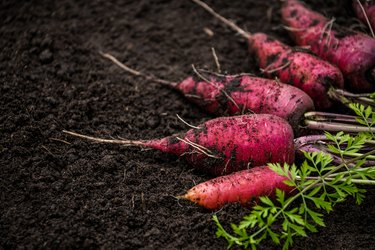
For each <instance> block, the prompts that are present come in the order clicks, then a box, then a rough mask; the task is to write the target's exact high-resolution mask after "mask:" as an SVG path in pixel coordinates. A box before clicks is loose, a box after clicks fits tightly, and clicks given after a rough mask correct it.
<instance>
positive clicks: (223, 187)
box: [178, 166, 292, 209]
mask: <svg viewBox="0 0 375 250" xmlns="http://www.w3.org/2000/svg"><path fill="white" fill-rule="evenodd" d="M285 180H287V178H286V177H285V176H281V175H279V174H277V173H275V172H274V171H272V170H271V169H270V168H269V167H268V166H259V167H254V168H252V169H246V170H242V171H238V172H235V173H232V174H230V175H225V176H220V177H217V178H214V179H211V180H208V181H206V182H202V183H200V184H198V185H196V186H194V187H193V188H191V189H189V190H188V191H187V192H186V194H184V195H182V196H178V198H181V199H186V200H189V201H191V202H194V203H196V204H198V205H200V206H202V207H204V208H207V209H218V208H220V207H222V206H223V205H225V204H226V203H234V202H240V203H241V204H242V205H243V206H251V205H253V204H254V203H255V201H256V200H258V198H259V197H260V196H269V197H272V196H273V195H274V193H275V191H276V189H277V188H278V189H281V190H283V191H284V192H285V193H289V192H291V191H292V188H291V187H290V186H288V185H286V184H285V183H284V181H285Z"/></svg>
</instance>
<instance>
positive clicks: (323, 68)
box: [192, 0, 344, 109]
mask: <svg viewBox="0 0 375 250" xmlns="http://www.w3.org/2000/svg"><path fill="white" fill-rule="evenodd" d="M192 1H193V2H195V3H196V4H198V5H199V6H201V7H202V8H204V9H205V10H206V11H208V12H209V13H210V14H212V15H213V16H214V17H215V18H217V19H219V20H220V21H221V22H223V23H224V24H225V25H227V26H229V27H230V28H231V29H233V30H234V31H236V32H238V33H239V34H240V35H241V36H242V37H244V38H246V39H247V40H248V43H249V48H250V51H251V52H252V53H254V54H255V55H256V57H257V60H258V64H259V66H260V68H261V69H262V71H263V73H264V74H265V75H266V76H268V77H272V78H273V77H275V76H277V77H278V78H279V79H280V81H281V82H284V83H288V84H291V85H294V86H296V87H297V88H300V89H302V90H303V91H304V92H306V93H307V94H308V95H309V96H310V97H311V98H312V100H313V101H314V104H315V107H316V108H317V109H327V108H329V107H331V106H332V102H331V100H330V99H329V97H328V95H327V91H328V89H329V88H331V87H334V88H339V89H342V88H343V87H344V80H343V76H342V73H341V72H340V70H339V69H338V68H337V67H336V66H333V65H332V64H330V63H328V62H326V61H324V60H321V59H320V58H318V57H316V56H315V55H312V54H311V53H309V52H307V51H306V50H302V49H297V48H291V47H289V46H288V45H286V44H284V43H281V42H280V41H277V40H276V39H273V38H272V37H270V36H268V35H266V34H264V33H254V34H251V33H249V32H247V31H245V30H243V29H241V28H240V27H238V26H237V25H236V24H234V23H233V22H231V21H229V20H228V19H226V18H224V17H222V16H221V15H219V14H218V13H216V12H215V11H214V10H213V9H212V8H211V7H209V6H208V5H207V4H205V3H204V2H202V1H200V0H192Z"/></svg>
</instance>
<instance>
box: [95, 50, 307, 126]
mask: <svg viewBox="0 0 375 250" xmlns="http://www.w3.org/2000/svg"><path fill="white" fill-rule="evenodd" d="M102 55H103V56H104V57H106V58H108V59H110V60H111V61H113V62H114V63H116V64H117V65H118V66H120V67H121V68H123V69H125V70H126V71H128V72H130V73H132V74H134V75H138V76H139V75H142V76H144V77H145V78H147V79H152V80H153V81H157V82H159V83H161V84H164V85H167V86H170V87H172V88H174V89H176V90H178V91H179V92H181V93H182V94H183V95H184V96H185V97H186V98H187V99H189V100H190V101H191V102H193V103H195V104H197V105H198V106H200V107H202V108H203V109H204V110H205V111H207V112H209V113H212V114H216V115H220V116H222V115H238V114H243V113H244V112H251V113H255V114H272V115H277V116H279V117H281V118H284V119H286V120H287V121H288V122H289V123H290V124H291V125H292V127H293V129H294V131H295V133H298V129H299V125H300V122H301V120H302V119H303V115H304V114H305V113H306V112H307V111H311V110H314V104H313V101H312V100H311V98H310V97H309V96H308V95H307V94H306V93H304V92H303V91H302V90H300V89H298V88H296V87H293V86H290V85H287V84H283V83H280V82H277V81H276V80H270V79H265V78H260V77H254V76H250V75H234V76H233V75H217V74H216V75H215V74H212V73H211V74H209V75H208V76H207V77H205V76H203V75H202V74H200V73H198V72H197V74H199V76H200V78H198V77H188V78H186V79H185V80H183V81H182V82H178V83H176V82H171V81H167V80H163V79H158V78H155V77H151V76H147V75H144V74H142V73H141V72H139V71H135V70H134V69H131V68H129V67H127V66H126V65H124V64H122V63H120V62H119V61H118V60H117V59H116V58H114V57H113V56H111V55H109V54H102Z"/></svg>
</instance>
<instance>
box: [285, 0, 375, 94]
mask: <svg viewBox="0 0 375 250" xmlns="http://www.w3.org/2000/svg"><path fill="white" fill-rule="evenodd" d="M281 13H282V17H283V20H284V22H285V23H286V25H288V27H289V28H288V30H289V32H290V34H291V36H292V38H293V39H294V41H295V42H296V43H297V44H299V45H303V46H310V49H311V50H312V51H313V52H314V53H315V54H317V55H318V56H320V57H321V58H323V59H325V60H327V61H329V62H331V63H333V64H335V65H337V66H338V67H339V68H340V70H341V71H342V73H343V74H344V76H345V77H346V78H347V79H348V80H349V82H350V86H348V88H350V89H353V90H355V91H360V92H366V91H368V92H370V91H373V90H375V39H373V38H371V37H370V36H368V35H366V34H363V33H360V32H355V31H352V30H348V29H345V28H343V27H338V26H337V27H335V26H333V20H331V21H330V20H328V19H327V18H326V17H324V16H323V15H321V14H319V13H317V12H315V11H312V10H311V9H309V8H308V7H306V6H305V5H304V4H302V3H301V2H299V1H297V0H287V1H285V3H284V5H283V7H282V10H281Z"/></svg>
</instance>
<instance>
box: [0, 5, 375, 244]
mask: <svg viewBox="0 0 375 250" xmlns="http://www.w3.org/2000/svg"><path fill="white" fill-rule="evenodd" d="M207 2H208V3H209V4H210V5H211V6H213V7H214V8H215V9H216V10H217V11H218V12H219V13H221V14H223V15H224V16H226V17H228V18H231V19H232V20H235V21H236V22H237V23H238V24H239V25H240V26H241V27H243V28H244V29H246V30H248V31H249V32H257V31H260V32H266V33H268V34H271V35H272V36H274V37H275V38H277V39H280V40H282V41H283V42H285V43H288V44H291V45H292V42H291V40H290V39H289V37H288V35H287V33H286V31H285V29H284V28H283V26H282V24H281V22H280V13H279V8H280V2H279V1H276V0H274V1H255V0H253V1H250V0H249V1H231V2H229V1H212V0H210V1H207ZM349 2H350V1H339V0H329V1H323V0H318V1H314V2H313V3H312V1H311V3H310V4H311V6H312V7H313V8H315V9H317V10H319V11H322V12H323V13H324V14H326V15H327V16H329V17H336V22H338V23H340V24H343V25H345V26H347V27H350V28H353V29H356V30H365V31H366V27H365V26H363V25H362V26H361V25H360V24H359V22H358V20H357V19H355V18H354V13H353V11H352V9H351V6H350V3H349ZM0 16H1V21H0V22H1V26H0V37H1V38H0V48H1V54H0V59H1V60H0V76H1V77H0V81H1V83H0V105H1V106H0V110H1V112H0V170H1V174H0V190H1V192H0V249H82V248H90V249H98V248H101V249H225V248H226V246H227V244H226V241H225V240H224V239H222V238H220V239H217V238H216V236H215V230H216V226H215V225H214V223H213V221H212V215H213V214H216V215H217V216H218V217H219V219H220V221H221V222H222V223H223V224H224V226H225V227H226V228H228V227H229V224H230V223H237V222H239V221H240V220H241V218H242V217H243V216H244V215H246V214H247V213H248V212H249V210H248V209H247V208H243V207H241V206H240V205H238V204H232V205H227V206H225V207H224V208H222V209H220V210H219V211H216V212H212V211H208V210H205V209H203V208H200V207H198V206H196V205H194V204H192V203H189V202H187V201H182V200H178V199H177V198H176V196H178V195H181V194H182V193H184V192H185V191H186V190H187V189H189V188H191V187H192V186H193V185H195V184H197V183H200V182H202V181H205V180H207V179H209V178H210V176H208V175H204V174H202V173H199V172H198V171H196V170H192V169H191V168H190V167H189V166H188V165H187V164H186V163H185V162H183V161H180V160H179V159H177V158H176V157H173V156H168V155H165V154H163V153H160V152H156V151H154V150H143V149H140V148H135V147H124V146H116V145H104V144H95V143H91V142H87V141H83V140H80V139H76V138H72V137H69V136H67V135H66V134H63V133H62V130H64V129H67V130H72V131H77V132H81V133H85V134H90V135H95V136H101V137H105V138H110V137H113V138H117V137H122V138H128V139H151V138H159V137H164V136H167V135H171V134H173V133H178V132H181V131H184V130H187V129H188V126H187V125H186V124H184V123H183V122H181V121H180V120H179V119H178V118H177V117H176V115H177V114H178V115H179V116H180V117H182V118H183V119H184V120H185V121H186V122H188V123H190V124H193V125H194V124H199V123H202V122H203V121H206V120H207V119H209V118H212V117H211V116H209V115H207V114H206V113H204V112H203V111H202V110H200V109H199V108H198V107H197V106H195V105H192V104H190V103H188V102H187V101H186V100H185V99H184V98H183V97H182V96H181V95H180V94H179V93H177V92H176V91H174V90H172V89H170V88H168V87H165V86H161V85H160V84H158V83H156V82H153V81H146V80H144V79H142V78H140V77H136V76H132V75H130V74H129V73H126V72H124V71H122V70H121V69H120V68H119V67H117V66H116V65H114V64H113V63H111V62H110V61H108V60H107V59H104V58H103V57H102V56H101V55H100V54H99V51H103V52H110V53H112V54H113V55H114V56H116V57H117V58H118V59H119V60H120V61H122V62H126V64H127V65H129V66H131V67H133V68H135V69H137V70H140V71H143V72H146V73H148V74H151V75H155V76H157V77H160V78H163V79H166V80H170V81H181V80H183V79H184V78H185V77H187V76H188V75H193V74H194V72H193V70H192V67H191V65H192V64H194V65H195V66H196V67H197V68H204V69H208V70H211V71H217V67H216V63H215V60H214V57H213V54H212V48H214V49H215V51H216V54H217V57H218V60H219V62H220V66H221V69H222V71H223V72H228V73H231V74H235V73H241V72H250V73H254V74H257V75H260V70H259V69H258V67H257V66H256V60H255V59H254V58H252V57H251V56H250V55H249V54H248V52H247V50H248V49H247V44H246V41H245V40H244V39H242V38H241V37H240V36H238V35H236V34H235V33H234V32H232V31H231V30H229V29H228V28H226V27H224V26H223V25H221V24H220V22H219V21H217V20H215V19H213V18H212V17H211V16H210V15H209V14H207V13H206V12H205V11H203V10H202V9H200V8H199V7H198V6H196V5H194V4H193V3H192V2H191V1H188V0H184V1H171V0H152V1H150V0H148V1H146V0H140V1H130V0H127V1H120V0H110V1H103V0H97V1H74V0H61V1H53V0H52V1H47V0H36V1H10V0H4V1H1V3H0ZM339 109H340V108H339V107H335V108H334V109H333V111H335V110H339ZM374 208H375V189H374V188H368V192H367V198H366V200H365V201H364V202H363V204H362V205H360V206H358V205H356V204H355V201H354V200H353V199H349V200H348V201H347V202H345V203H342V204H338V205H337V206H335V209H334V211H333V212H331V213H330V214H329V215H327V216H326V217H325V220H326V227H321V228H319V232H318V233H313V234H309V235H308V237H304V238H298V239H296V241H295V242H294V246H293V248H294V249H370V248H373V247H374V244H373V243H374V235H375V219H374V218H375V209H374ZM260 248H261V249H279V247H277V246H275V245H274V244H273V243H272V242H271V241H265V242H264V244H262V246H261V247H260Z"/></svg>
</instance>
